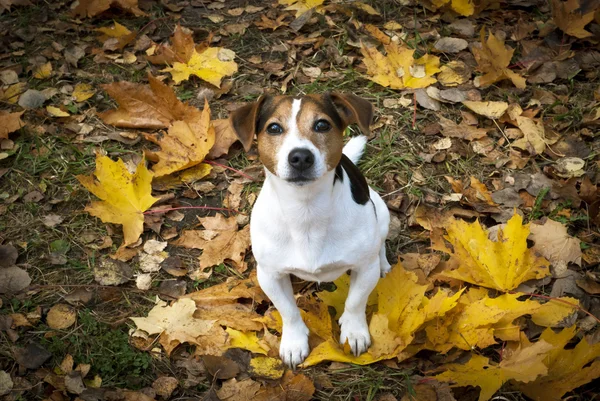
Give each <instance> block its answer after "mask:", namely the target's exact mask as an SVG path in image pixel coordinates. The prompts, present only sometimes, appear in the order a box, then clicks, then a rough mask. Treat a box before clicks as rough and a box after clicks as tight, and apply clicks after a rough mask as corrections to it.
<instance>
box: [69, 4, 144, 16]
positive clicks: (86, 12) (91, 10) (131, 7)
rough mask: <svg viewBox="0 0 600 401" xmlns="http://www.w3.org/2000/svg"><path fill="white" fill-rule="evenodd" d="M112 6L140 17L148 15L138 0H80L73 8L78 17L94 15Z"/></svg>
mask: <svg viewBox="0 0 600 401" xmlns="http://www.w3.org/2000/svg"><path fill="white" fill-rule="evenodd" d="M111 7H117V8H120V9H122V10H125V11H129V12H130V13H132V14H134V15H136V16H138V17H140V16H144V15H146V14H145V13H144V12H143V11H142V10H140V9H139V8H138V0H79V4H78V5H77V7H75V9H74V10H73V14H74V15H75V16H76V17H84V18H85V17H94V16H96V15H98V14H100V13H102V12H104V11H106V10H108V9H109V8H111Z"/></svg>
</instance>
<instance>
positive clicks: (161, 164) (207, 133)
mask: <svg viewBox="0 0 600 401" xmlns="http://www.w3.org/2000/svg"><path fill="white" fill-rule="evenodd" d="M144 137H145V138H146V139H147V140H149V141H151V142H154V143H156V144H157V145H159V146H160V148H161V149H160V150H159V151H157V152H152V151H145V153H146V155H147V157H148V159H150V160H157V161H158V163H156V164H155V165H154V166H153V167H152V171H154V173H155V175H156V176H157V177H161V176H164V175H167V174H171V173H174V172H176V171H180V170H184V169H186V168H188V167H192V166H195V165H197V164H200V163H202V161H203V160H204V158H205V157H206V155H207V154H208V152H209V150H210V149H211V148H212V147H213V145H214V143H215V128H214V126H213V125H212V123H211V121H210V107H209V106H208V101H205V102H204V110H202V112H200V111H199V110H197V109H195V108H194V111H193V112H191V113H189V114H187V115H186V116H185V120H184V121H175V122H173V124H172V125H171V126H170V127H169V130H168V132H167V134H164V135H162V137H160V138H158V137H156V136H154V135H150V134H145V135H144Z"/></svg>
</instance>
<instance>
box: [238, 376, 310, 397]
mask: <svg viewBox="0 0 600 401" xmlns="http://www.w3.org/2000/svg"><path fill="white" fill-rule="evenodd" d="M314 392H315V386H314V384H313V382H312V381H311V380H310V379H309V378H308V377H306V376H304V375H303V374H294V373H293V372H291V371H290V370H287V371H286V372H285V374H284V375H283V378H282V379H281V382H280V383H276V385H275V386H273V387H263V388H261V389H260V391H258V392H257V393H256V395H255V396H254V398H253V400H254V401H271V400H289V401H310V400H312V396H313V394H314ZM244 401H245V400H244Z"/></svg>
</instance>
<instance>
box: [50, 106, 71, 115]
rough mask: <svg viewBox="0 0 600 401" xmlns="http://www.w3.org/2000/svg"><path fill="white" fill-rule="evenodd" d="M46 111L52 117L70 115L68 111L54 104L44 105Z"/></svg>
mask: <svg viewBox="0 0 600 401" xmlns="http://www.w3.org/2000/svg"><path fill="white" fill-rule="evenodd" d="M46 111H47V112H48V113H49V114H50V115H51V116H52V117H69V116H70V114H69V113H67V112H66V111H63V110H61V109H60V107H56V106H46Z"/></svg>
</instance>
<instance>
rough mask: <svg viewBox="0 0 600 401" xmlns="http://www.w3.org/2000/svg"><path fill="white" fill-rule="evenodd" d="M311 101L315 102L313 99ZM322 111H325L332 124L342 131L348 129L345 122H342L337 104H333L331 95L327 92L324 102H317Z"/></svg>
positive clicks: (324, 95)
mask: <svg viewBox="0 0 600 401" xmlns="http://www.w3.org/2000/svg"><path fill="white" fill-rule="evenodd" d="M311 101H314V100H313V99H311ZM314 102H315V103H317V104H318V105H319V106H320V107H319V108H320V109H321V111H323V112H324V113H325V114H326V115H327V116H329V118H331V122H333V124H334V125H335V126H336V127H337V128H338V129H340V130H342V129H345V128H346V127H345V126H344V121H343V120H342V116H340V113H339V111H338V109H337V108H336V107H335V104H334V103H333V100H332V99H331V94H330V93H329V92H325V93H324V94H323V102H316V101H314Z"/></svg>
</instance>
